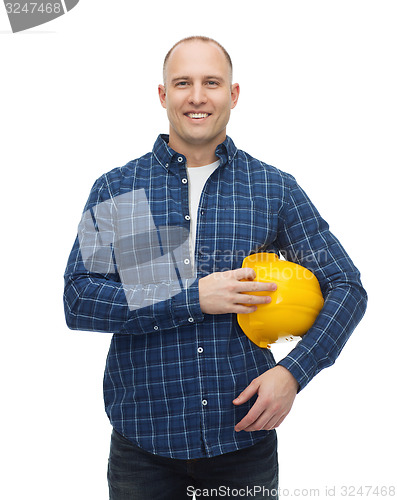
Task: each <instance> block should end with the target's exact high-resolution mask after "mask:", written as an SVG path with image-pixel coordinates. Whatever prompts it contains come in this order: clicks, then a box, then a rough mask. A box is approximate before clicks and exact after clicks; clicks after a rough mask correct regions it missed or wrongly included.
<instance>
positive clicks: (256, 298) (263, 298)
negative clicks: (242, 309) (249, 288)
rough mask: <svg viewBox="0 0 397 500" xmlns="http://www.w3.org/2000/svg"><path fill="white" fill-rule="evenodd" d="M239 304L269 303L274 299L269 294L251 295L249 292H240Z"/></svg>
mask: <svg viewBox="0 0 397 500" xmlns="http://www.w3.org/2000/svg"><path fill="white" fill-rule="evenodd" d="M237 300H238V304H248V305H255V304H269V303H270V302H271V301H272V298H271V297H270V296H269V295H251V294H249V293H244V294H239V296H238V298H237Z"/></svg>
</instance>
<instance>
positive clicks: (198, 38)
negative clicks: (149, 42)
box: [163, 36, 233, 83]
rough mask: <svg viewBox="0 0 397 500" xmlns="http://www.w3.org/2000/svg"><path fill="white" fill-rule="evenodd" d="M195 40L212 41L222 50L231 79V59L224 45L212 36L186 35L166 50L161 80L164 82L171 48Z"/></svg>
mask: <svg viewBox="0 0 397 500" xmlns="http://www.w3.org/2000/svg"><path fill="white" fill-rule="evenodd" d="M195 41H200V42H207V43H214V44H215V45H216V46H217V47H219V48H220V49H221V50H222V52H223V54H224V56H225V57H226V61H227V63H228V65H229V66H230V80H232V75H233V64H232V59H231V57H230V55H229V53H228V52H227V50H226V49H225V47H223V46H222V45H221V44H220V43H219V42H217V41H216V40H214V39H213V38H209V37H208V36H188V37H186V38H182V40H179V42H176V43H175V44H174V45H173V46H172V47H171V48H170V50H169V51H168V52H167V55H166V56H165V58H164V64H163V80H164V83H165V72H166V66H167V62H168V59H169V58H170V56H171V54H172V52H173V50H174V49H175V48H176V47H178V45H180V44H181V43H184V42H195Z"/></svg>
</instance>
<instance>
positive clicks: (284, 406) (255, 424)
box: [233, 365, 299, 432]
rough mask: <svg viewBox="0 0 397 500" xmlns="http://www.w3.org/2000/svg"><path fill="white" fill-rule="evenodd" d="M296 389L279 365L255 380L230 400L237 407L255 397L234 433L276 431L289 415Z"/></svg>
mask: <svg viewBox="0 0 397 500" xmlns="http://www.w3.org/2000/svg"><path fill="white" fill-rule="evenodd" d="M298 388H299V385H298V382H297V381H296V379H295V377H294V376H293V375H292V374H291V373H290V372H289V371H288V370H287V369H286V368H284V367H283V366H281V365H277V366H275V367H274V368H272V369H270V370H268V371H266V372H265V373H263V374H262V375H260V376H259V377H257V378H255V379H254V380H253V381H252V382H251V383H250V385H249V386H248V387H247V388H246V389H244V391H243V392H242V393H241V394H240V395H239V396H238V397H237V398H236V399H234V400H233V404H235V405H240V404H242V403H245V402H246V401H248V400H249V399H250V398H252V396H254V395H255V394H258V398H257V400H256V401H255V404H254V405H253V406H252V408H251V409H250V411H249V412H248V413H247V415H246V416H245V417H244V418H243V419H242V420H240V422H239V423H238V424H237V425H236V426H235V428H234V430H235V431H236V432H239V431H242V430H244V431H247V432H251V431H260V430H271V429H275V428H276V427H278V426H279V425H280V424H281V423H282V422H283V420H284V419H285V417H286V416H287V415H288V413H289V412H290V410H291V408H292V404H293V402H294V399H295V396H296V394H297V392H298Z"/></svg>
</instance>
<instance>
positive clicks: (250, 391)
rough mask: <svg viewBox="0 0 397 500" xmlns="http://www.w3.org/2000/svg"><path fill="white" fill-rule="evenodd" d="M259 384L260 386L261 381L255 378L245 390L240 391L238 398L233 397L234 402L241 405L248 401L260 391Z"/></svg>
mask: <svg viewBox="0 0 397 500" xmlns="http://www.w3.org/2000/svg"><path fill="white" fill-rule="evenodd" d="M258 386H259V382H257V381H256V379H255V380H253V381H252V382H251V383H250V385H249V386H247V387H246V388H245V389H244V390H243V392H241V393H240V395H239V396H237V398H236V399H233V404H235V405H241V404H242V403H245V402H246V401H248V400H249V399H250V398H252V396H254V394H256V393H257V392H258Z"/></svg>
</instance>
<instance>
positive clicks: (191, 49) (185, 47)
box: [166, 40, 230, 79]
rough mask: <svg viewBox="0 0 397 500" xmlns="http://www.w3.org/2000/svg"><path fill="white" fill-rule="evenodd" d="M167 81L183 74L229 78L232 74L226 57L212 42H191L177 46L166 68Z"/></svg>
mask: <svg viewBox="0 0 397 500" xmlns="http://www.w3.org/2000/svg"><path fill="white" fill-rule="evenodd" d="M166 72H167V79H169V78H174V77H175V76H176V75H177V74H178V73H180V72H182V73H183V75H185V76H199V75H204V74H205V75H214V76H215V75H216V74H219V75H220V76H224V77H225V78H226V77H227V75H228V73H229V72H230V68H229V64H228V62H227V59H226V56H225V54H224V53H223V51H222V49H220V48H219V47H218V46H217V45H216V44H214V43H212V42H203V41H197V40H195V41H190V42H182V43H181V44H179V45H177V46H176V47H175V49H174V50H173V51H172V53H171V54H170V57H169V59H168V62H167V66H166Z"/></svg>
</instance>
